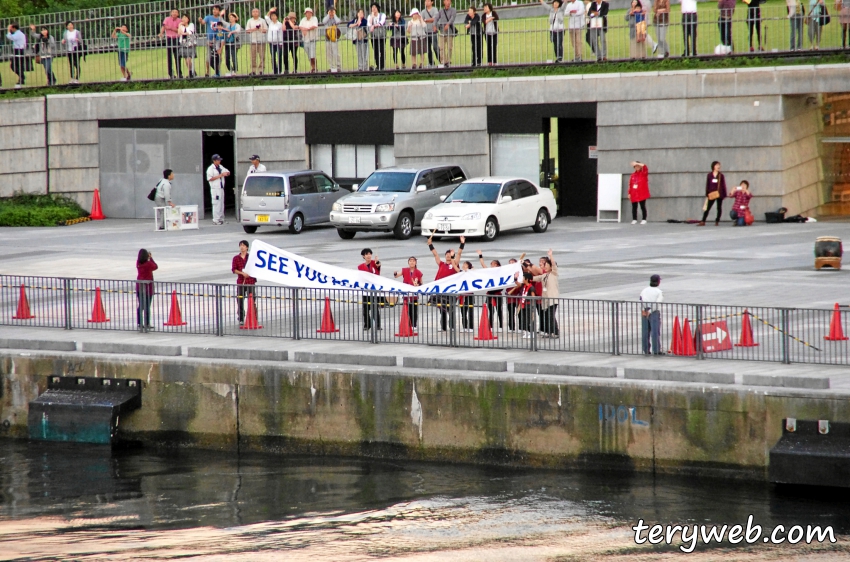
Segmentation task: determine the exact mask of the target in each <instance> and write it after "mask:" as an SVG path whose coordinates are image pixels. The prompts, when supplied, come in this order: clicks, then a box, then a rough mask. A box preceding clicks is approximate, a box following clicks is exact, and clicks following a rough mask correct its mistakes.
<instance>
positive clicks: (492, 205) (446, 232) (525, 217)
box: [422, 178, 558, 241]
mask: <svg viewBox="0 0 850 562" xmlns="http://www.w3.org/2000/svg"><path fill="white" fill-rule="evenodd" d="M557 213H558V210H557V206H556V204H555V197H554V196H553V195H552V191H550V190H548V189H541V188H539V187H537V186H536V185H534V184H533V183H531V182H530V181H528V180H525V179H522V178H473V179H469V180H466V181H465V182H463V183H462V184H460V185H459V186H458V187H457V189H455V190H454V191H453V192H452V194H451V195H449V196H448V197H446V198H445V199H444V200H443V202H442V203H440V204H439V205H437V206H436V207H432V208H431V209H429V210H428V212H427V213H425V218H424V219H422V236H430V235H431V234H432V233H433V234H435V235H436V236H481V237H483V238H484V239H485V240H487V241H490V240H495V239H496V237H497V236H498V235H499V232H503V231H505V230H513V229H516V228H525V227H529V226H530V227H532V228H534V232H546V229H547V228H549V222H550V221H551V220H552V219H554V218H555V215H556V214H557Z"/></svg>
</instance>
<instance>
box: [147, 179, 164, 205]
mask: <svg viewBox="0 0 850 562" xmlns="http://www.w3.org/2000/svg"><path fill="white" fill-rule="evenodd" d="M161 183H162V180H159V181H158V182H157V184H156V187H154V188H153V189H151V192H150V193H148V199H150V200H151V201H156V196H157V195H158V194H159V185H160V184H161Z"/></svg>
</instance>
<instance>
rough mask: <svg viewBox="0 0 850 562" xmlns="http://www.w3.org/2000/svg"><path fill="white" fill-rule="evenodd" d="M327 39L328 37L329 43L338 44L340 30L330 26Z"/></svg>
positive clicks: (326, 33) (327, 30) (326, 32)
mask: <svg viewBox="0 0 850 562" xmlns="http://www.w3.org/2000/svg"><path fill="white" fill-rule="evenodd" d="M325 37H327V38H328V41H330V42H331V43H336V41H337V39H339V28H338V27H337V26H335V25H331V26H329V27H328V28H327V29H326V30H325Z"/></svg>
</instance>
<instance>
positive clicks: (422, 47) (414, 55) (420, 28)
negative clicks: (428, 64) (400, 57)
mask: <svg viewBox="0 0 850 562" xmlns="http://www.w3.org/2000/svg"><path fill="white" fill-rule="evenodd" d="M426 27H427V26H426V25H425V20H423V19H422V16H421V15H420V14H419V10H417V9H416V8H413V9H412V10H411V11H410V21H408V22H407V35H408V36H409V37H410V58H411V59H413V61H412V62H413V68H424V67H425V53H426V52H427V50H428V43H427V41H428V38H427V37H426V29H425V28H426Z"/></svg>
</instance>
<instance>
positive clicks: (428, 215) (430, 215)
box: [425, 213, 434, 219]
mask: <svg viewBox="0 0 850 562" xmlns="http://www.w3.org/2000/svg"><path fill="white" fill-rule="evenodd" d="M425 218H426V219H433V218H434V214H433V213H425Z"/></svg>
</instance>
